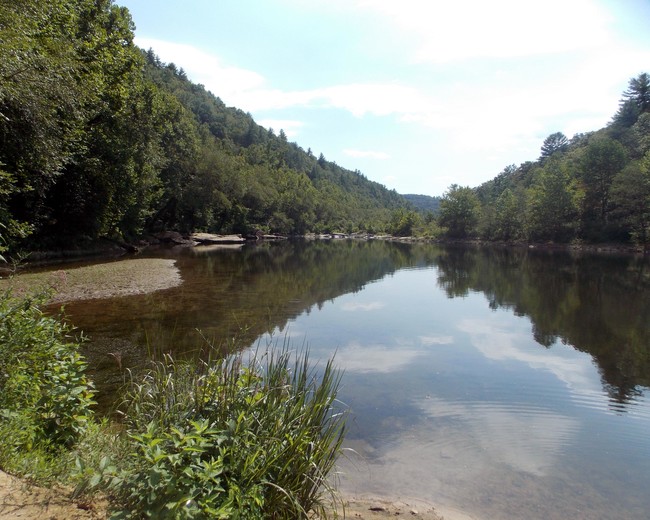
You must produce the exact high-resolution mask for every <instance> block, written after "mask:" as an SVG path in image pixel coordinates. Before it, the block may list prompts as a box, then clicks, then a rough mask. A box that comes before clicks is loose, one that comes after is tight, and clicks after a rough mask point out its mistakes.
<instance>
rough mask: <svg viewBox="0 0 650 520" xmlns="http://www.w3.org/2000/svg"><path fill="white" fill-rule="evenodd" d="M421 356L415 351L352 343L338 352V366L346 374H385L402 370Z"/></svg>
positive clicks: (420, 353)
mask: <svg viewBox="0 0 650 520" xmlns="http://www.w3.org/2000/svg"><path fill="white" fill-rule="evenodd" d="M421 355H422V352H420V351H418V350H414V349H408V348H389V347H387V346H386V345H361V344H360V343H357V342H351V343H349V344H348V345H346V346H345V347H343V348H341V349H339V350H338V351H337V352H336V364H337V365H339V366H340V367H341V368H343V369H344V370H345V371H346V372H360V373H369V372H377V373H384V374H385V373H388V372H394V371H396V370H402V369H403V368H405V367H407V366H408V365H409V364H411V363H412V362H413V361H414V360H415V359H416V358H418V357H419V356H421Z"/></svg>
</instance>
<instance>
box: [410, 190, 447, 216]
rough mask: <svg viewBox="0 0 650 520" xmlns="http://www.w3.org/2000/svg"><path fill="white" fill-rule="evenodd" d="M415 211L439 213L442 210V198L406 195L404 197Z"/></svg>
mask: <svg viewBox="0 0 650 520" xmlns="http://www.w3.org/2000/svg"><path fill="white" fill-rule="evenodd" d="M402 196H403V197H404V198H405V199H406V200H407V201H408V202H409V203H410V204H411V205H412V206H413V207H414V208H415V209H417V210H419V211H421V212H423V213H427V212H431V213H433V214H436V213H438V209H439V208H440V199H441V198H440V197H431V196H429V195H416V194H406V195H402Z"/></svg>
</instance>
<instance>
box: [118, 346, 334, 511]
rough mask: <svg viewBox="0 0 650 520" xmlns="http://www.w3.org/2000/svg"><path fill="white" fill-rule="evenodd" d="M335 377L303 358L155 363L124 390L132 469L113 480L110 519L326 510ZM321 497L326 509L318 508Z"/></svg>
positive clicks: (270, 354) (276, 355)
mask: <svg viewBox="0 0 650 520" xmlns="http://www.w3.org/2000/svg"><path fill="white" fill-rule="evenodd" d="M339 382H340V373H339V372H337V371H336V370H335V369H334V368H333V365H332V361H329V362H328V363H327V364H326V366H325V367H324V369H323V370H322V373H320V374H317V372H316V370H315V368H310V366H309V362H308V354H307V353H302V354H298V355H296V356H295V359H294V360H293V362H292V353H291V352H290V350H289V349H288V348H286V346H285V347H283V348H282V349H280V350H279V351H278V352H274V351H272V350H269V351H267V352H266V353H265V354H264V355H263V356H261V357H260V356H258V355H254V356H252V358H251V359H249V360H248V362H247V363H244V360H243V354H241V353H239V354H233V355H230V356H228V357H227V358H225V359H221V360H210V361H207V362H198V363H196V362H179V361H174V360H172V359H170V358H167V359H165V360H164V361H162V362H157V363H156V364H155V365H154V367H153V368H152V369H151V370H150V371H149V372H148V373H147V374H146V375H145V377H144V379H143V380H142V381H141V382H135V381H134V382H133V383H131V388H130V390H129V392H128V393H127V397H126V400H125V403H126V405H125V409H124V418H125V419H124V421H125V427H126V428H127V432H128V437H129V439H130V441H131V443H132V446H133V453H132V456H131V461H130V463H129V464H128V465H126V466H125V467H123V468H122V470H121V471H120V472H119V473H118V474H116V475H115V477H114V479H113V481H112V484H113V487H114V489H116V490H117V494H118V497H119V501H121V504H122V506H123V511H122V512H120V513H118V514H117V515H116V518H152V517H154V518H242V519H244V518H251V519H252V518H278V519H280V518H307V517H308V515H309V514H310V512H318V513H319V514H321V515H323V516H326V515H327V510H326V506H327V505H328V504H329V503H330V502H332V501H333V500H334V497H335V495H334V493H333V490H332V489H331V487H330V486H329V484H328V476H329V474H330V472H331V470H332V469H333V467H334V464H335V461H336V456H337V455H338V453H339V452H340V447H341V443H342V440H343V435H344V418H345V415H344V413H336V410H335V407H336V406H335V405H336V401H335V399H336V393H337V389H338V385H339ZM328 496H329V499H330V500H329V502H328V501H327V500H326V498H327V497H328Z"/></svg>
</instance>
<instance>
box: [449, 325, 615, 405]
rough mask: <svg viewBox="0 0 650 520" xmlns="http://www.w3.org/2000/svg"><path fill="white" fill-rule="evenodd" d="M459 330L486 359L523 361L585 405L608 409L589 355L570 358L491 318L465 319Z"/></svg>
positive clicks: (566, 352)
mask: <svg viewBox="0 0 650 520" xmlns="http://www.w3.org/2000/svg"><path fill="white" fill-rule="evenodd" d="M458 328H459V329H460V330H461V331H463V332H466V333H467V334H468V335H469V337H470V340H471V342H472V345H473V346H474V347H475V348H476V349H477V350H478V351H479V352H481V353H482V354H483V355H484V356H485V357H486V358H488V359H493V360H495V361H508V360H512V361H520V362H522V363H526V364H527V365H528V366H530V367H531V368H533V369H536V370H546V371H548V372H550V373H552V374H553V375H555V377H557V378H558V379H559V380H560V381H562V382H563V383H564V384H565V385H566V386H567V388H568V389H569V390H570V392H571V394H572V396H573V397H574V398H576V397H577V398H579V400H580V402H581V403H582V404H585V405H588V406H591V407H595V408H601V407H605V408H606V406H607V403H606V402H605V401H603V393H602V389H601V386H600V380H599V378H598V377H594V372H595V369H594V366H593V361H592V360H591V357H590V356H588V355H586V354H580V355H572V356H567V355H566V354H569V353H570V352H569V351H565V355H560V354H561V351H558V350H555V351H554V350H546V349H541V348H540V347H539V346H537V345H531V341H530V334H521V333H517V332H511V331H509V330H507V329H506V328H505V327H500V325H499V323H495V322H493V321H492V320H487V319H482V320H481V319H476V320H471V319H465V320H463V321H461V322H460V323H459V325H458Z"/></svg>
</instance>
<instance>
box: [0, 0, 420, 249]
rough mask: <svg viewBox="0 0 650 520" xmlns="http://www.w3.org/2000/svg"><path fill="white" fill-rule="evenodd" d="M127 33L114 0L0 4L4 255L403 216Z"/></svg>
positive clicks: (343, 225) (335, 227) (369, 187)
mask: <svg viewBox="0 0 650 520" xmlns="http://www.w3.org/2000/svg"><path fill="white" fill-rule="evenodd" d="M133 36H134V25H133V22H132V20H131V18H130V15H129V12H128V10H127V9H126V8H123V7H119V6H116V5H114V4H113V2H112V1H111V0H53V1H51V2H42V1H40V0H25V1H21V2H15V1H14V0H0V40H1V41H2V50H1V51H0V52H1V59H0V181H1V184H0V223H1V225H2V228H0V236H1V237H2V239H3V244H2V247H3V248H5V249H6V248H12V247H17V246H21V245H22V246H26V245H27V247H29V248H33V247H34V246H38V247H53V248H54V247H64V246H70V245H71V244H79V243H83V242H84V241H91V240H94V239H97V238H99V237H113V238H120V239H132V238H134V237H137V236H139V235H140V234H142V233H144V232H154V231H157V230H163V229H175V230H178V231H181V232H186V231H190V230H204V231H213V232H222V233H230V232H235V233H247V232H250V231H254V230H255V231H257V230H260V231H263V232H276V233H286V234H290V233H294V234H295V233H305V232H307V231H314V232H325V231H348V232H349V231H354V230H358V229H364V230H375V229H376V230H383V229H384V228H385V227H386V226H387V224H388V223H389V222H390V218H391V215H392V212H393V211H394V210H396V209H399V208H405V207H406V206H407V203H406V201H405V200H404V199H403V198H402V197H401V196H400V195H398V194H397V193H396V192H395V191H390V190H388V189H386V188H385V187H384V186H382V185H380V184H378V183H375V182H372V181H370V180H368V179H367V178H365V177H364V176H363V175H362V174H361V173H360V172H358V171H349V170H347V169H345V168H342V167H340V166H338V165H337V164H335V163H333V162H330V161H328V160H326V159H325V157H323V155H322V154H321V155H320V156H318V157H316V156H314V154H313V153H312V152H311V150H307V151H305V150H303V149H302V148H300V147H299V146H298V145H297V144H295V143H291V142H288V140H287V137H286V135H285V134H284V132H283V131H280V132H279V133H278V135H276V134H275V133H274V132H273V131H272V130H266V129H264V128H262V127H261V126H259V125H257V124H256V123H255V121H254V120H253V118H252V117H251V116H250V115H249V114H246V113H244V112H242V111H241V110H238V109H236V108H231V107H226V106H225V105H224V103H223V102H222V101H221V100H220V99H219V98H218V97H216V96H214V95H213V94H212V93H210V92H208V91H206V89H205V88H204V87H203V86H201V85H196V84H193V83H192V82H190V81H189V80H188V78H187V77H186V74H185V73H184V71H183V70H182V69H181V68H178V67H177V66H176V65H174V64H165V63H162V62H161V61H160V60H159V59H158V57H157V56H156V54H155V53H154V51H153V50H149V51H143V50H142V49H139V48H138V47H136V46H135V45H134V43H133Z"/></svg>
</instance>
